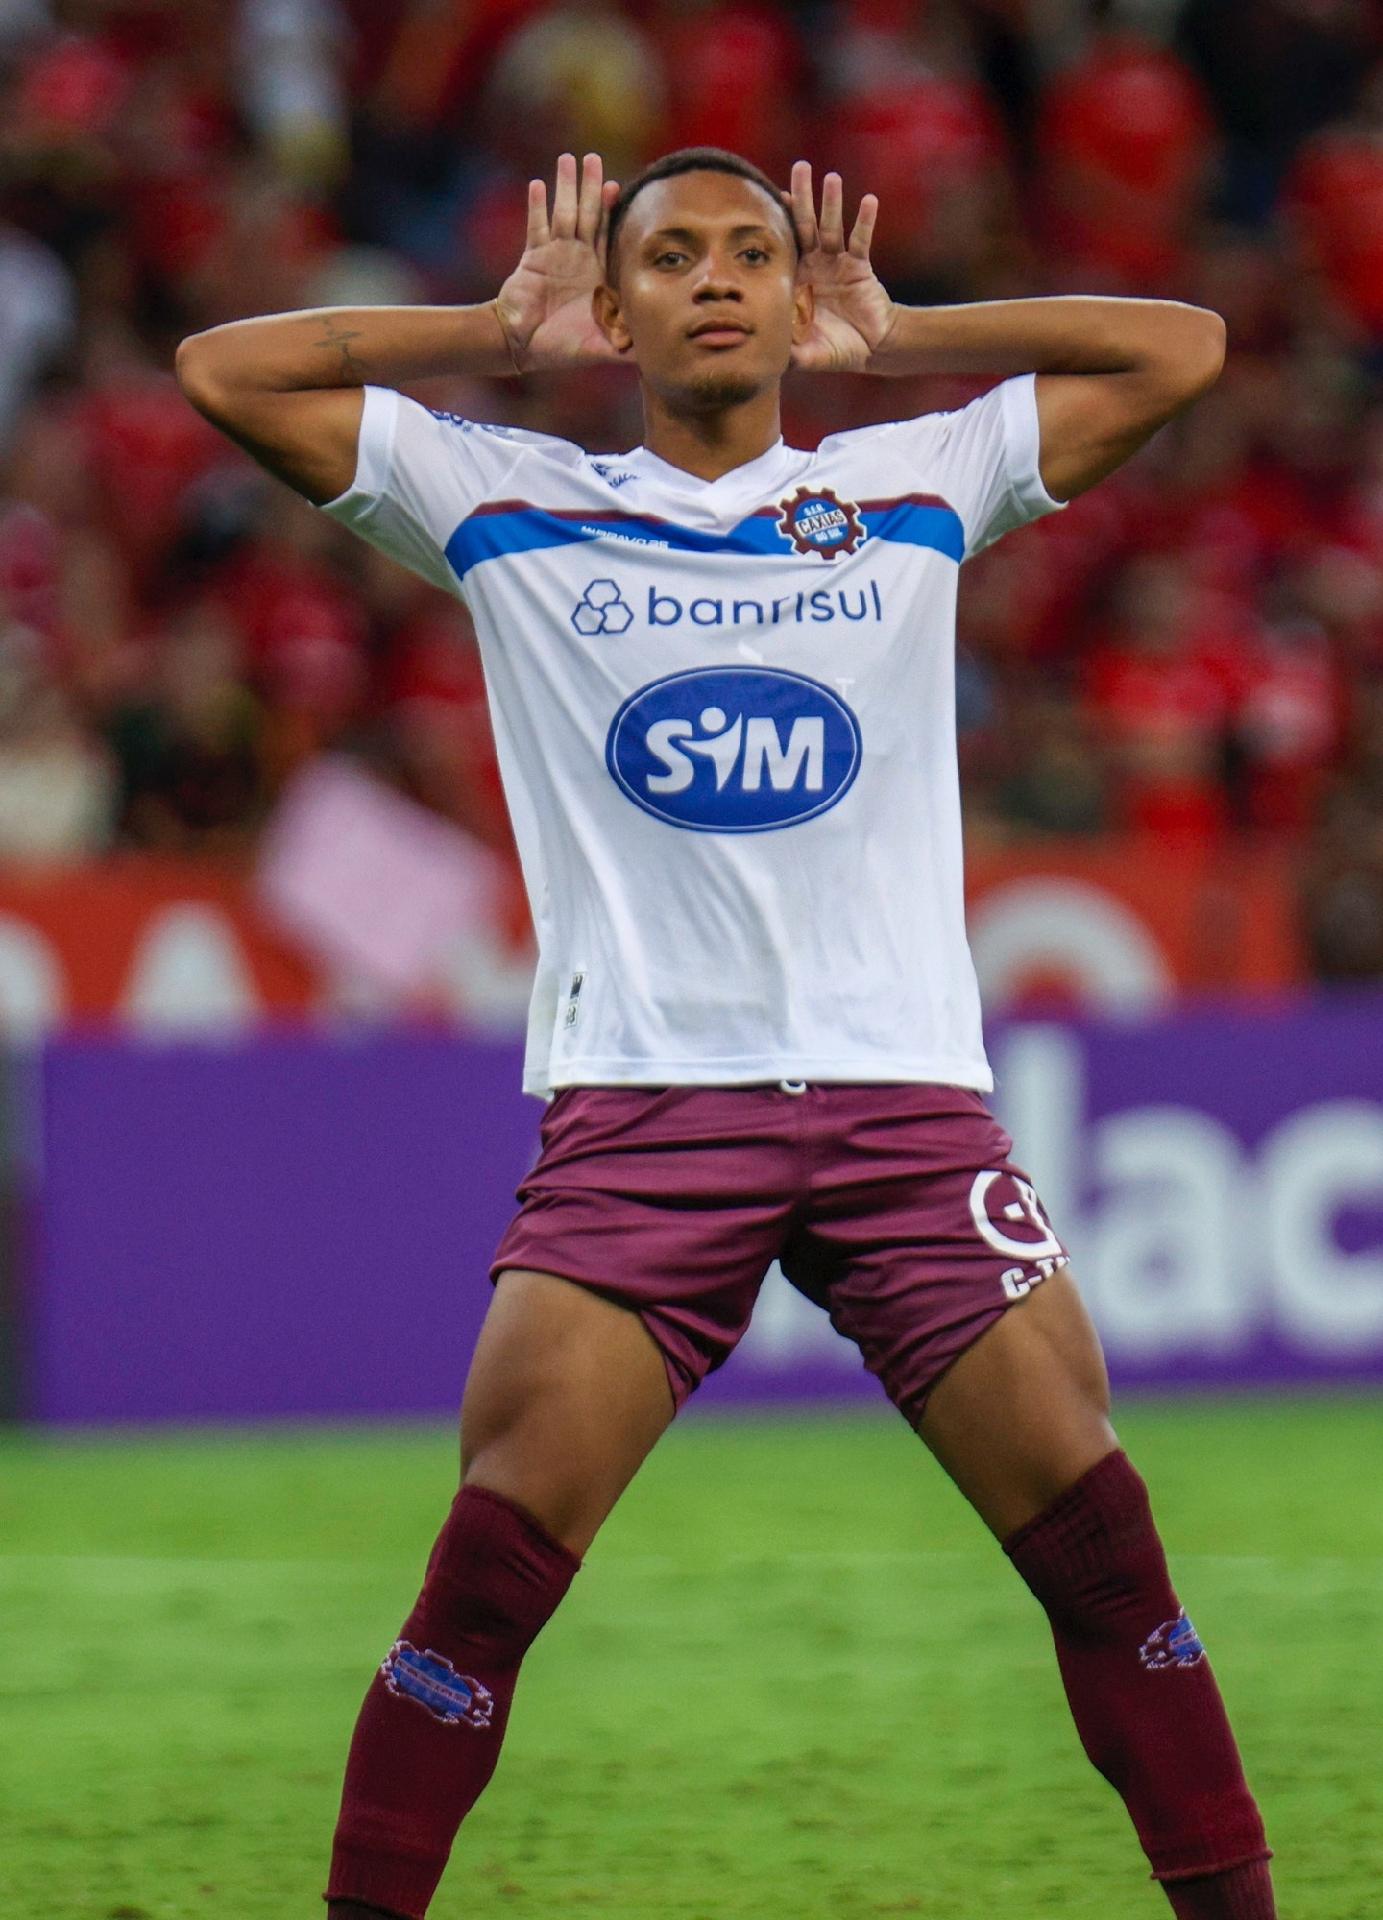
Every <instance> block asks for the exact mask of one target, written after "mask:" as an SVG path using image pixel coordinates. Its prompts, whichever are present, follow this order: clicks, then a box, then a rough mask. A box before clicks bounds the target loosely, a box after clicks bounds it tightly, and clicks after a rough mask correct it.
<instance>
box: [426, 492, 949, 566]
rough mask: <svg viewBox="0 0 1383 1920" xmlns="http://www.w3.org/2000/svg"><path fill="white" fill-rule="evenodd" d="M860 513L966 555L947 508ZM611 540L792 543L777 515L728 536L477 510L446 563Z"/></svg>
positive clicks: (703, 545)
mask: <svg viewBox="0 0 1383 1920" xmlns="http://www.w3.org/2000/svg"><path fill="white" fill-rule="evenodd" d="M860 518H861V519H862V520H863V521H864V524H865V526H866V527H867V528H868V529H869V535H870V538H871V539H875V540H894V541H898V542H900V543H902V544H903V545H905V546H912V547H928V548H930V549H931V551H932V552H934V553H942V554H945V555H946V556H947V558H948V559H951V560H957V561H958V560H960V559H961V558H962V556H963V555H964V552H965V532H964V529H963V528H962V526H961V523H960V518H959V516H958V515H957V514H956V513H955V512H954V511H953V509H952V508H950V507H947V506H941V505H937V506H929V505H922V504H919V503H918V502H917V501H915V500H900V501H895V502H892V503H890V502H887V501H876V502H874V503H872V504H871V505H870V506H868V507H866V508H864V509H863V511H862V512H861V514H860ZM589 540H610V541H613V542H614V543H615V544H616V545H629V546H636V547H642V548H645V549H647V548H663V549H665V550H669V549H670V550H671V551H673V552H676V553H724V554H747V555H754V556H756V557H760V558H761V557H762V556H763V555H765V554H776V555H780V556H784V555H786V554H787V553H788V551H789V548H788V543H787V541H786V540H785V539H784V536H783V535H782V534H781V533H780V532H779V529H778V521H777V516H776V515H774V514H764V513H759V514H751V515H750V517H749V518H748V519H747V520H741V521H740V523H739V525H738V526H737V527H732V528H731V529H730V531H729V532H728V533H701V532H699V531H698V530H697V529H696V528H695V527H680V526H678V525H677V524H676V523H675V522H674V521H671V520H658V519H656V518H652V517H649V518H644V517H643V516H641V515H639V514H632V513H631V514H614V515H606V514H592V515H591V516H590V517H589V518H586V517H584V516H580V517H578V516H576V515H572V516H570V517H569V516H567V515H566V514H556V513H548V512H546V511H545V510H544V509H543V508H541V507H514V508H510V509H507V510H505V511H504V512H501V513H478V514H472V515H471V516H470V518H469V519H466V520H463V521H462V522H461V524H460V526H459V527H458V528H457V529H456V531H455V533H453V534H452V536H451V538H450V540H448V542H447V547H446V553H447V561H448V564H449V565H450V567H451V569H452V571H453V573H455V575H456V577H457V578H458V579H459V580H464V579H465V577H466V575H467V574H468V573H469V572H470V570H471V568H472V567H477V566H479V565H480V563H481V562H482V561H483V560H499V559H502V558H503V557H504V556H505V555H506V554H514V553H535V552H537V551H538V550H539V549H540V548H543V547H568V546H574V545H576V544H577V543H579V542H581V541H589Z"/></svg>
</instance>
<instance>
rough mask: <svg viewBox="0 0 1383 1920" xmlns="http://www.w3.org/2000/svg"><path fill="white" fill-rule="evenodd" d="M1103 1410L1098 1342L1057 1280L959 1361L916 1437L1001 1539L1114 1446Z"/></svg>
mask: <svg viewBox="0 0 1383 1920" xmlns="http://www.w3.org/2000/svg"><path fill="white" fill-rule="evenodd" d="M1109 1412H1110V1406H1109V1377H1108V1374H1107V1372H1106V1370H1105V1364H1104V1356H1103V1354H1102V1352H1101V1350H1100V1343H1099V1339H1098V1337H1097V1335H1096V1333H1095V1329H1094V1327H1093V1326H1092V1324H1091V1322H1090V1317H1089V1315H1088V1314H1087V1312H1086V1310H1085V1306H1084V1304H1083V1302H1082V1301H1081V1298H1080V1295H1079V1294H1078V1293H1077V1291H1076V1288H1075V1285H1074V1282H1073V1281H1072V1280H1071V1278H1070V1276H1069V1275H1068V1274H1065V1273H1059V1274H1054V1275H1053V1276H1052V1278H1051V1279H1050V1280H1048V1281H1046V1282H1045V1283H1044V1284H1043V1285H1042V1286H1041V1287H1040V1288H1038V1289H1037V1290H1036V1291H1035V1292H1034V1293H1032V1294H1031V1295H1029V1296H1028V1298H1027V1299H1026V1300H1024V1301H1023V1302H1021V1303H1020V1304H1019V1305H1017V1306H1014V1307H1012V1308H1010V1310H1009V1311H1008V1312H1007V1313H1006V1314H1004V1316H1003V1318H1002V1319H1001V1320H998V1321H996V1322H995V1323H994V1325H993V1326H992V1327H990V1328H989V1329H988V1330H987V1332H985V1333H984V1334H983V1335H982V1336H981V1337H980V1339H978V1340H977V1341H976V1342H975V1344H974V1346H973V1347H971V1348H970V1349H969V1350H968V1351H967V1352H966V1353H964V1354H962V1355H961V1357H960V1359H959V1360H958V1361H957V1362H956V1364H955V1365H954V1367H952V1369H951V1370H950V1372H949V1373H948V1374H947V1375H946V1376H945V1377H944V1378H943V1379H942V1381H941V1382H940V1384H939V1385H938V1386H937V1388H936V1390H935V1391H934V1392H933V1394H932V1396H931V1398H930V1400H929V1401H928V1403H927V1409H926V1412H925V1413H924V1415H923V1417H922V1421H921V1424H920V1429H919V1430H920V1432H921V1435H922V1438H923V1439H924V1440H925V1441H926V1442H927V1445H928V1446H929V1447H930V1448H931V1449H932V1451H933V1453H935V1455H936V1456H937V1458H938V1460H939V1461H940V1462H941V1464H942V1466H944V1467H945V1469H946V1471H947V1472H948V1473H949V1474H950V1475H951V1478H952V1479H953V1480H954V1481H955V1482H956V1484H957V1486H958V1487H959V1488H960V1490H961V1492H962V1493H964V1494H965V1496H966V1498H967V1499H968V1500H969V1501H970V1502H971V1504H972V1505H973V1506H974V1507H975V1509H976V1511H977V1512H978V1513H979V1515H980V1517H981V1518H982V1519H983V1520H984V1521H985V1523H986V1524H987V1525H988V1526H989V1527H990V1528H991V1529H992V1530H993V1532H994V1533H996V1534H997V1535H998V1536H999V1538H1000V1539H1003V1538H1004V1537H1006V1535H1008V1534H1009V1533H1011V1532H1012V1531H1013V1530H1014V1529H1015V1528H1017V1527H1020V1526H1023V1525H1024V1524H1026V1522H1027V1521H1029V1520H1031V1519H1032V1518H1033V1517H1034V1516H1035V1515H1036V1514H1038V1513H1040V1512H1041V1511H1042V1509H1043V1508H1044V1507H1046V1506H1048V1505H1050V1504H1051V1502H1052V1501H1053V1500H1055V1499H1056V1497H1057V1496H1058V1494H1061V1493H1064V1492H1065V1490H1066V1489H1067V1488H1068V1487H1069V1486H1071V1485H1072V1484H1073V1483H1074V1482H1075V1481H1076V1480H1078V1479H1080V1477H1081V1475H1082V1474H1084V1473H1087V1472H1088V1471H1089V1470H1090V1468H1091V1467H1093V1466H1094V1465H1095V1464H1096V1462H1097V1461H1099V1460H1101V1459H1103V1458H1104V1456H1105V1455H1106V1454H1108V1453H1110V1452H1112V1451H1113V1450H1114V1448H1115V1447H1117V1445H1118V1439H1117V1437H1116V1435H1115V1432H1114V1429H1113V1427H1112V1426H1111V1424H1110V1418H1109Z"/></svg>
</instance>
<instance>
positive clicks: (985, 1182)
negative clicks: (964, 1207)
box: [970, 1167, 1068, 1300]
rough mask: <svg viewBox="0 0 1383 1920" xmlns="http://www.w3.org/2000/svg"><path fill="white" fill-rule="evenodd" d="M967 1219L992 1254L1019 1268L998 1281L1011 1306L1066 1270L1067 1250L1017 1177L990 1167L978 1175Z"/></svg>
mask: <svg viewBox="0 0 1383 1920" xmlns="http://www.w3.org/2000/svg"><path fill="white" fill-rule="evenodd" d="M970 1218H971V1219H972V1220H973V1221H974V1223H975V1229H976V1231H977V1233H978V1234H979V1235H980V1238H981V1239H982V1240H984V1241H985V1242H986V1244H987V1245H989V1246H991V1247H993V1249H994V1251H995V1252H996V1253H1002V1254H1003V1255H1005V1257H1006V1258H1008V1259H1010V1260H1021V1261H1022V1262H1023V1264H1022V1265H1021V1266H1017V1267H1009V1268H1007V1269H1006V1270H1005V1271H1004V1272H1003V1273H1001V1274H1000V1276H999V1279H1000V1281H1001V1283H1002V1285H1003V1289H1004V1292H1005V1293H1006V1294H1007V1295H1008V1297H1009V1299H1010V1300H1021V1299H1022V1298H1023V1296H1024V1295H1025V1294H1029V1293H1031V1292H1032V1290H1033V1288H1034V1287H1035V1286H1037V1285H1038V1283H1039V1282H1040V1281H1042V1280H1046V1279H1048V1278H1049V1276H1050V1275H1052V1274H1054V1273H1056V1272H1057V1271H1058V1269H1059V1268H1061V1267H1064V1266H1066V1265H1068V1257H1067V1253H1066V1249H1065V1248H1064V1247H1063V1246H1062V1244H1061V1242H1060V1241H1059V1240H1058V1239H1057V1237H1056V1234H1055V1233H1054V1232H1053V1230H1052V1224H1051V1221H1050V1220H1048V1218H1047V1216H1046V1214H1045V1213H1044V1212H1043V1211H1042V1202H1041V1201H1040V1200H1039V1199H1038V1197H1037V1192H1036V1189H1035V1188H1034V1187H1032V1186H1030V1185H1029V1183H1028V1182H1027V1181H1026V1180H1024V1179H1022V1178H1020V1176H1019V1175H1018V1174H1016V1173H1008V1172H1005V1171H1004V1170H1003V1169H1002V1168H992V1167H991V1168H986V1169H985V1171H984V1172H983V1173H977V1174H976V1175H975V1178H974V1180H973V1182H972V1183H971V1187H970Z"/></svg>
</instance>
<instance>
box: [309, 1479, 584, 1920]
mask: <svg viewBox="0 0 1383 1920" xmlns="http://www.w3.org/2000/svg"><path fill="white" fill-rule="evenodd" d="M579 1565H580V1562H579V1561H578V1559H577V1558H576V1555H575V1554H573V1553H571V1552H569V1551H568V1549H567V1548H566V1547H564V1546H563V1545H562V1543H561V1542H560V1541H559V1540H556V1539H554V1538H553V1537H552V1535H551V1534H550V1533H548V1532H547V1530H546V1528H544V1527H542V1526H540V1525H539V1524H538V1522H537V1521H536V1520H535V1519H533V1518H532V1516H531V1515H529V1514H527V1513H525V1512H523V1511H522V1509H520V1508H519V1507H516V1506H515V1505H514V1504H513V1503H512V1502H511V1501H509V1500H506V1499H505V1498H504V1497H503V1496H502V1495H501V1494H498V1493H493V1492H490V1491H489V1490H488V1489H485V1488H482V1487H474V1486H464V1487H462V1489H461V1491H460V1493H458V1494H457V1496H456V1499H455V1501H454V1503H453V1505H452V1509H451V1512H450V1514H449V1515H448V1517H447V1522H446V1525H445V1526H444V1527H443V1529H442V1532H441V1534H440V1536H439V1538H438V1541H437V1544H436V1546H435V1548H434V1549H433V1553H432V1559H431V1561H430V1563H429V1565H428V1572H427V1579H426V1581H425V1583H424V1585H423V1590H422V1593H421V1595H420V1596H419V1599H418V1603H417V1605H416V1606H415V1607H414V1609H413V1611H412V1613H411V1614H410V1615H409V1617H408V1619H407V1620H406V1621H405V1622H404V1626H403V1630H402V1632H401V1633H400V1635H399V1638H398V1639H397V1640H396V1641H395V1642H394V1645H393V1647H392V1648H391V1649H390V1651H389V1654H388V1656H387V1657H386V1659H385V1660H384V1662H383V1664H382V1665H381V1666H380V1669H379V1671H378V1673H377V1674H376V1675H375V1678H374V1681H373V1682H372V1684H371V1687H370V1690H369V1692H368V1693H367V1694H366V1696H365V1704H364V1706H363V1707H362V1708H361V1711H360V1717H359V1719H358V1721H357V1722H356V1729H355V1735H354V1738H353V1740H352V1742H351V1752H350V1759H349V1761H348V1763H347V1767H346V1783H345V1789H344V1792H343V1794H342V1800H341V1817H340V1821H339V1823H338V1825H337V1829H336V1839H335V1844H334V1846H333V1849H332V1863H331V1877H330V1880H329V1882H328V1886H327V1900H328V1902H330V1903H331V1911H332V1915H333V1920H356V1917H357V1916H358V1915H361V1914H363V1913H367V1912H368V1911H369V1910H370V1909H375V1910H377V1911H380V1912H383V1913H385V1914H393V1915H398V1916H402V1920H422V1915H423V1914H424V1913H425V1912H426V1910H427V1905H428V1902H429V1901H430V1900H431V1898H432V1895H433V1893H434V1891H435V1890H436V1886H437V1882H438V1881H439V1880H440V1879H441V1877H442V1870H443V1868H444V1867H445V1866H446V1863H447V1856H448V1855H449V1853H450V1851H451V1844H452V1840H453V1839H454V1837H455V1834H456V1830H457V1828H458V1826H459V1825H460V1824H461V1821H462V1820H463V1819H464V1817H465V1816H466V1814H467V1813H468V1812H469V1811H470V1809H471V1807H472V1806H473V1805H474V1803H475V1801H476V1799H477V1798H478V1797H479V1795H480V1793H481V1792H482V1790H483V1789H484V1787H485V1785H486V1783H487V1782H488V1780H489V1778H490V1775H491V1774H492V1773H493V1772H494V1769H495V1763H496V1761H497V1760H498V1758H499V1749H500V1743H501V1741H502V1740H503V1738H504V1729H505V1723H506V1721H507V1719H508V1716H509V1706H510V1702H511V1701H512V1699H513V1694H514V1685H515V1682H516V1680H517V1678H518V1671H519V1665H520V1662H521V1661H522V1659H523V1657H524V1655H525V1653H526V1652H527V1651H528V1648H529V1647H530V1646H531V1644H532V1642H533V1641H534V1640H535V1639H536V1637H537V1635H538V1633H539V1632H540V1631H541V1629H542V1628H543V1626H544V1625H545V1624H546V1623H547V1621H548V1620H549V1619H550V1618H551V1616H552V1614H553V1613H554V1612H555V1611H556V1608H557V1606H558V1603H559V1602H560V1601H561V1599H562V1597H563V1595H564V1594H565V1593H566V1591H567V1588H568V1587H569V1586H570V1585H571V1581H572V1578H573V1576H574V1574H575V1573H576V1571H577V1568H578V1566H579Z"/></svg>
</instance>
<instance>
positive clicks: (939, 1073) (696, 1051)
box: [325, 375, 1058, 1094]
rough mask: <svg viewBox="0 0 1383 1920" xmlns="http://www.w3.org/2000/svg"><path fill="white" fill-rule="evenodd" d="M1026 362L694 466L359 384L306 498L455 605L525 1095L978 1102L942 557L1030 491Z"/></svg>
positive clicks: (1032, 424)
mask: <svg viewBox="0 0 1383 1920" xmlns="http://www.w3.org/2000/svg"><path fill="white" fill-rule="evenodd" d="M1037 456H1038V428H1037V406H1036V399H1035V394H1034V384H1033V379H1032V376H1031V375H1029V376H1026V377H1025V378H1022V379H1017V380H1009V381H1007V382H1005V384H1004V385H1002V386H1000V387H997V388H995V389H994V391H993V392H991V393H989V394H987V395H985V396H984V398H982V399H980V400H977V401H975V402H974V403H973V404H972V405H970V406H968V407H966V408H964V409H963V410H962V411H960V412H957V413H949V414H929V415H924V416H923V417H922V418H920V419H916V420H901V421H898V422H896V423H895V424H893V425H890V426H879V427H865V428H861V429H860V430H858V431H856V432H852V433H841V434H836V435H835V436H833V437H832V438H831V439H829V440H826V441H824V442H823V443H822V445H821V447H820V449H819V450H818V451H817V452H816V453H803V452H799V451H797V450H796V449H795V448H792V447H789V446H785V445H784V444H783V443H782V442H781V441H779V443H778V444H777V445H776V446H774V447H770V448H769V450H768V452H767V453H764V454H762V455H761V456H760V457H759V458H758V459H757V460H752V461H750V462H749V463H748V465H746V466H743V467H738V468H736V469H735V470H734V471H733V472H731V473H727V474H724V475H722V477H721V478H720V479H719V480H713V481H705V480H698V479H696V478H695V477H694V476H693V475H691V474H689V473H685V472H683V471H682V470H681V469H679V468H677V467H672V466H669V465H668V464H667V463H666V461H663V460H660V459H659V458H658V457H657V456H656V455H655V454H652V453H650V452H648V451H647V449H646V448H640V449H638V450H637V451H635V452H633V453H629V454H620V455H615V456H602V457H593V456H591V455H589V454H587V453H585V452H583V451H582V449H581V448H580V447H576V446H573V445H571V444H570V443H569V442H567V441H564V440H557V439H550V438H548V437H546V436H544V435H542V434H535V433H527V432H521V431H518V430H516V429H512V428H507V427H487V426H482V425H479V424H477V423H475V422H472V421H468V420H462V419H458V418H456V417H454V416H451V415H446V414H436V413H433V412H431V411H430V410H429V409H427V408H426V407H422V406H419V405H418V404H417V403H416V402H415V401H412V400H409V399H406V398H404V397H403V396H402V395H399V394H396V393H393V392H391V391H390V390H388V389H387V388H380V387H369V388H367V389H366V391H365V409H364V419H363V424H362V428H361V435H360V453H359V464H358V467H357V470H356V475H355V483H354V485H353V486H352V487H351V489H350V491H349V492H348V493H345V494H343V495H341V497H340V498H339V499H337V500H334V501H332V502H331V503H330V504H329V505H328V506H327V508H326V509H325V511H326V512H328V513H330V514H332V515H333V516H334V517H335V518H336V519H338V520H340V521H342V522H344V523H345V524H346V525H347V526H350V527H352V528H354V529H355V531H356V532H357V533H360V534H362V535H363V536H364V537H365V538H366V539H367V540H369V541H371V542H373V543H374V544H375V545H376V546H378V547H381V548H383V550H384V551H385V552H386V553H390V554H392V555H393V556H394V557H395V558H396V559H398V560H401V561H402V562H403V563H404V564H405V565H406V566H409V567H411V568H413V569H414V570H415V571H416V572H418V573H420V574H422V575H423V576H424V577H425V578H426V579H428V580H431V581H434V582H435V583H436V584H437V585H438V586H440V587H443V588H445V589H446V590H447V591H448V592H450V593H454V594H457V595H459V596H460V597H462V598H463V599H464V600H465V601H466V603H467V605H468V606H469V607H470V609H471V612H472V615H473V616H474V619H475V624H476V630H477V633H478V635H479V640H480V648H481V655H482V659H483V662H484V668H485V677H486V682H487V684H488V688H489V697H490V705H491V712H492V716H493V720H494V729H495V738H496V743H497V747H498V754H499V766H500V772H501V775H502V777H503V781H504V788H505V793H506V795H507V797H508V802H509V809H510V813H511V816H512V819H513V824H514V832H515V836H516V838H517V842H518V849H519V856H520V859H521V861H522V864H523V871H524V878H525V881H526V883H527V887H528V895H529V900H530V903H531V906H532V911H533V919H534V924H535V928H536V931H537V938H538V970H537V977H536V981H535V984H534V991H533V1000H532V1005H531V1009H530V1015H529V1026H528V1048H527V1056H526V1061H525V1068H524V1086H525V1088H526V1090H527V1091H529V1092H531V1093H539V1094H542V1093H546V1092H548V1091H550V1090H551V1089H552V1088H554V1087H561V1086H571V1085H597V1086H611V1085H641V1086H661V1085H676V1084H688V1083H695V1084H710V1085H717V1086H725V1085H732V1084H744V1083H752V1082H755V1081H775V1080H835V1081H885V1080H892V1081H940V1082H945V1083H950V1084H953V1085H957V1086H964V1087H975V1088H979V1089H981V1090H983V1089H987V1088H989V1087H991V1086H992V1085H993V1080H992V1077H991V1075H990V1072H989V1067H988V1064H987V1062H986V1060H985V1055H984V1046H983V1042H982V1039H981V1035H980V1008H979V995H978V992H977V989H976V985H975V975H974V969H973V967H972V965H971V962H970V954H969V949H968V947H967V944H966V938H965V922H964V906H963V897H962V860H961V822H960V802H959V792H958V780H957V769H956V740H955V692H954V664H953V662H954V649H955V616H956V580H957V574H958V571H959V564H960V562H961V561H962V560H963V559H965V558H966V557H967V556H968V555H970V554H973V553H975V552H977V551H978V550H979V549H980V548H982V547H984V546H987V545H988V544H989V542H990V541H992V540H994V539H996V538H997V537H998V536H999V535H1000V534H1001V533H1004V532H1006V531H1007V530H1008V529H1009V528H1011V527H1016V526H1019V525H1021V524H1022V523H1023V522H1024V521H1027V520H1031V519H1034V518H1036V517H1037V516H1038V515H1039V514H1043V513H1047V512H1049V511H1051V510H1052V509H1053V508H1054V507H1055V506H1056V505H1057V504H1058V503H1057V502H1056V501H1054V500H1052V499H1051V498H1050V497H1049V495H1048V494H1047V492H1046V490H1045V488H1044V487H1043V485H1042V481H1041V479H1040V477H1039V473H1038V458H1037Z"/></svg>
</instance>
